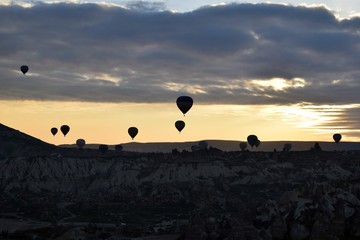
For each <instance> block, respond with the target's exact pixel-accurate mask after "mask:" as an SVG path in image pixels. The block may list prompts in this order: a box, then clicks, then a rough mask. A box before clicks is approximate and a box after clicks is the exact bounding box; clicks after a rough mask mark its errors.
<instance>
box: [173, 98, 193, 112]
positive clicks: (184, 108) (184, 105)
mask: <svg viewBox="0 0 360 240" xmlns="http://www.w3.org/2000/svg"><path fill="white" fill-rule="evenodd" d="M176 105H177V106H178V108H179V109H180V111H181V112H182V113H183V114H184V115H185V114H186V113H187V112H188V111H189V110H190V108H191V107H192V105H193V99H192V98H191V97H189V96H181V97H178V99H177V100H176Z"/></svg>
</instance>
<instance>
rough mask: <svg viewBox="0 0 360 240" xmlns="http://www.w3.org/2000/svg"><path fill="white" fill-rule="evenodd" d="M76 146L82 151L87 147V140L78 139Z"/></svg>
mask: <svg viewBox="0 0 360 240" xmlns="http://www.w3.org/2000/svg"><path fill="white" fill-rule="evenodd" d="M76 145H77V146H78V147H79V148H80V149H81V148H83V147H84V146H85V140H84V139H81V138H80V139H78V140H76Z"/></svg>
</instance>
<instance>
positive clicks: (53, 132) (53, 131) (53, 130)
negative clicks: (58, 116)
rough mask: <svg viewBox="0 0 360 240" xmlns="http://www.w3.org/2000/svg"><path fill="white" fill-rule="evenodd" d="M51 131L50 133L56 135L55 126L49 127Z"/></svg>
mask: <svg viewBox="0 0 360 240" xmlns="http://www.w3.org/2000/svg"><path fill="white" fill-rule="evenodd" d="M50 131H51V133H52V135H54V136H55V135H56V133H57V132H58V129H57V128H56V127H53V128H51V130H50Z"/></svg>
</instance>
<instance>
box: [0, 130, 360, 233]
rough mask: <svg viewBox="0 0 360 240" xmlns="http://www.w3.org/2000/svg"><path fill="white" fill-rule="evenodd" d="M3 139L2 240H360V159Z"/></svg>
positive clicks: (329, 154) (0, 161)
mask: <svg viewBox="0 0 360 240" xmlns="http://www.w3.org/2000/svg"><path fill="white" fill-rule="evenodd" d="M0 130H1V129H0ZM0 133H1V134H0V136H1V137H2V144H3V145H4V144H5V143H4V142H7V141H8V140H9V138H11V137H12V139H11V141H12V142H13V143H14V146H12V148H13V149H11V151H10V150H9V149H6V147H5V146H3V147H2V149H3V150H2V153H1V156H0V192H1V194H0V239H83V240H84V239H138V240H139V239H148V240H149V239H159V240H173V239H194V240H195V239H196V240H197V239H213V240H218V239H228V240H230V239H233V240H235V239H236V240H241V239H255V240H256V239H259V240H260V239H263V240H267V239H269V240H270V239H292V240H301V239H310V240H315V239H334V240H335V239H339V240H341V239H360V152H356V151H348V152H335V151H332V152H327V151H303V152H291V151H290V152H276V153H274V152H246V151H244V152H240V151H233V152H223V151H221V150H219V149H214V148H211V147H210V148H208V149H202V150H199V151H196V152H186V151H183V152H181V153H180V152H177V151H174V152H173V153H136V152H115V151H108V152H106V153H105V154H101V153H100V152H99V151H97V150H95V149H82V150H79V149H67V148H58V147H55V146H50V145H47V144H45V143H41V142H39V141H35V142H34V147H28V148H24V147H21V148H19V147H18V146H19V145H21V141H20V140H18V142H17V140H16V139H21V136H20V135H19V136H17V137H16V139H15V138H14V136H13V135H12V134H9V133H7V134H4V132H1V131H0ZM27 141H32V140H31V139H27ZM29 144H30V143H29V142H27V145H26V146H31V144H32V142H31V144H30V145H29ZM5 145H6V144H5ZM7 147H9V146H7Z"/></svg>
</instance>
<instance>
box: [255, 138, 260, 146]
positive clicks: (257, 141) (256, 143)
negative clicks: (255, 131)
mask: <svg viewBox="0 0 360 240" xmlns="http://www.w3.org/2000/svg"><path fill="white" fill-rule="evenodd" d="M260 143H261V142H260V140H259V139H258V140H256V142H255V147H259V146H260Z"/></svg>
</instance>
